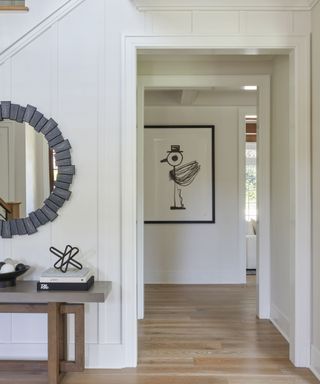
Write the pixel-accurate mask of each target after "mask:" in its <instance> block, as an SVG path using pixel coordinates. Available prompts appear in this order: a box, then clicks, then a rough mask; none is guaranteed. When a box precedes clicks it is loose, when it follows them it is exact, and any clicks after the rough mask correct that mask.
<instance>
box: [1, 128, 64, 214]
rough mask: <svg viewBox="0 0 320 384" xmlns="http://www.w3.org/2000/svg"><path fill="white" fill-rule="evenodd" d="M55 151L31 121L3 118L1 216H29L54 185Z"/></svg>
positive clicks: (39, 206) (41, 204)
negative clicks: (31, 124)
mask: <svg viewBox="0 0 320 384" xmlns="http://www.w3.org/2000/svg"><path fill="white" fill-rule="evenodd" d="M55 168H56V166H55V160H54V154H53V151H52V150H51V151H49V146H48V142H47V140H46V139H45V137H44V135H42V134H39V133H37V132H36V131H35V130H34V128H33V127H31V126H30V125H29V124H27V123H17V122H15V121H10V120H3V121H0V180H1V182H0V220H10V219H17V218H23V217H27V216H28V214H29V213H30V212H32V211H35V210H37V209H39V208H41V207H42V206H43V202H44V200H45V199H46V198H47V197H48V196H49V194H50V192H51V191H52V189H53V183H54V180H55V176H56V173H57V170H55Z"/></svg>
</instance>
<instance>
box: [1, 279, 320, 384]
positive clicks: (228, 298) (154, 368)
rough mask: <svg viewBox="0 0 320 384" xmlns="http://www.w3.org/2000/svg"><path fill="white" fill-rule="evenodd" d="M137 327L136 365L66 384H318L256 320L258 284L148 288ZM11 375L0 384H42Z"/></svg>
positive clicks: (37, 378) (40, 379)
mask: <svg viewBox="0 0 320 384" xmlns="http://www.w3.org/2000/svg"><path fill="white" fill-rule="evenodd" d="M145 298H146V308H145V309H146V312H145V319H144V320H143V321H141V322H140V324H139V366H138V367H137V368H132V369H123V370H86V371H85V372H84V373H81V374H80V373H70V374H68V375H66V376H65V378H64V380H63V382H62V383H63V384H89V383H90V384H269V383H270V384H313V383H319V381H318V380H317V379H316V378H315V377H314V376H313V375H312V373H311V372H310V371H309V370H308V369H301V368H299V369H298V368H294V367H293V365H292V364H291V363H290V361H289V359H288V343H287V342H286V340H285V339H284V338H283V337H282V336H281V335H280V333H279V332H278V331H277V330H276V329H275V328H274V326H273V325H272V324H271V322H270V321H267V320H258V319H257V318H256V316H255V285H254V277H253V276H250V277H249V280H248V285H247V286H230V285H229V286H212V285H211V286H210V285H149V286H146V292H145ZM45 382H46V381H45V378H44V376H42V375H24V376H21V375H19V374H14V375H13V374H8V375H6V376H3V375H1V376H0V383H15V384H20V383H34V384H40V383H41V384H42V383H45Z"/></svg>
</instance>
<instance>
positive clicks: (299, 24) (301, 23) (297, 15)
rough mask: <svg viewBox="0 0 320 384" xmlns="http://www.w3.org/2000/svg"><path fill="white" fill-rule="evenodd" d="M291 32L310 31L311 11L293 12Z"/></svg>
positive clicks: (305, 32) (307, 32) (303, 33)
mask: <svg viewBox="0 0 320 384" xmlns="http://www.w3.org/2000/svg"><path fill="white" fill-rule="evenodd" d="M293 32H294V33H296V34H297V35H305V34H309V33H311V12H310V11H306V12H293Z"/></svg>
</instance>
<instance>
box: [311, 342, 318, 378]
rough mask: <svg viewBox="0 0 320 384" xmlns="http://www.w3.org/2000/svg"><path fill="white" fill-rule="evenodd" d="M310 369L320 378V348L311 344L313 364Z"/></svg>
mask: <svg viewBox="0 0 320 384" xmlns="http://www.w3.org/2000/svg"><path fill="white" fill-rule="evenodd" d="M310 370H311V371H312V373H313V374H314V375H315V376H316V378H317V379H318V380H320V350H319V349H318V348H317V347H315V346H314V345H311V365H310Z"/></svg>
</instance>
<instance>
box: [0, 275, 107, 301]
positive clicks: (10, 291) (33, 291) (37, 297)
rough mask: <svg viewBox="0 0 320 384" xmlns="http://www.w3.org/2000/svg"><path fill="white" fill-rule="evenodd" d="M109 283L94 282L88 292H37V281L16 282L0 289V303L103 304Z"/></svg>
mask: <svg viewBox="0 0 320 384" xmlns="http://www.w3.org/2000/svg"><path fill="white" fill-rule="evenodd" d="M111 285H112V284H111V281H96V282H95V283H94V284H93V286H92V287H91V288H90V289H89V290H88V291H49V292H46V291H37V281H27V280H20V281H19V280H18V281H17V285H16V286H15V287H7V288H0V303H12V304H13V303H53V302H57V303H59V302H61V303H103V302H104V301H105V300H106V298H107V297H108V295H109V294H110V291H111Z"/></svg>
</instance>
